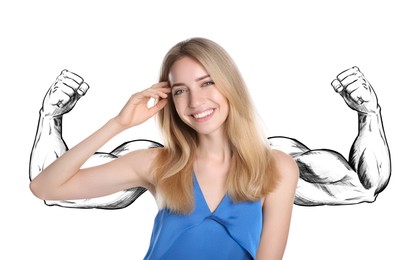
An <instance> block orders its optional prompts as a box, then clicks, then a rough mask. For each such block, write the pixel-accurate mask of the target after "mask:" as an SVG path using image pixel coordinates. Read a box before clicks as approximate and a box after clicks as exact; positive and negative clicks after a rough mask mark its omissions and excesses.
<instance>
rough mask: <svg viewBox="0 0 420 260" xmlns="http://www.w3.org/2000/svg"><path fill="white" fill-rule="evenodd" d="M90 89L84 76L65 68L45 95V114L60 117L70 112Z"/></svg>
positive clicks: (43, 105)
mask: <svg viewBox="0 0 420 260" xmlns="http://www.w3.org/2000/svg"><path fill="white" fill-rule="evenodd" d="M88 89H89V85H88V84H87V83H86V82H84V81H83V78H82V77H80V76H79V75H77V74H75V73H73V72H70V71H68V70H63V71H62V72H61V74H60V75H59V76H58V77H57V79H56V80H55V81H54V83H53V84H52V85H51V87H50V88H49V90H48V92H47V94H46V95H45V97H44V101H43V103H42V112H43V114H44V116H51V117H58V116H61V115H63V114H65V113H67V112H69V111H70V110H72V109H73V107H74V106H75V105H76V103H77V101H78V100H79V99H80V98H81V97H82V96H84V95H85V94H86V92H87V91H88Z"/></svg>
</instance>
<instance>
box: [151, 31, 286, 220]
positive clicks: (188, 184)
mask: <svg viewBox="0 0 420 260" xmlns="http://www.w3.org/2000/svg"><path fill="white" fill-rule="evenodd" d="M185 56H188V57H190V58H193V59H195V60H197V61H198V62H199V63H200V64H201V65H202V66H203V67H204V68H205V69H206V71H207V72H208V73H209V75H210V77H211V78H212V80H213V81H214V82H215V86H216V87H217V88H218V90H219V91H220V92H221V93H222V95H224V96H225V97H226V98H227V100H228V103H229V115H228V117H227V119H226V122H225V124H226V125H225V129H226V134H227V137H228V140H229V142H230V146H231V149H232V161H231V165H230V169H229V174H228V178H227V182H226V185H227V186H226V187H227V191H228V194H229V196H230V197H231V198H232V199H233V200H234V201H236V202H241V201H255V200H258V199H261V198H262V197H264V196H266V195H267V194H268V193H269V192H270V191H272V190H273V189H274V187H275V185H276V184H277V181H278V175H277V174H276V171H275V167H274V163H273V158H272V155H271V149H270V146H269V143H268V140H267V138H266V137H265V136H264V135H263V134H262V131H261V129H260V127H259V126H258V124H257V120H256V119H257V117H256V114H255V109H254V106H253V103H252V101H251V98H250V94H249V93H248V90H247V88H246V85H245V83H244V81H243V79H242V76H241V75H240V72H239V70H238V69H237V67H236V65H235V63H234V62H233V60H232V59H231V57H230V56H229V55H228V53H227V52H226V51H225V50H224V49H223V48H222V47H221V46H219V45H218V44H216V43H215V42H213V41H211V40H208V39H204V38H191V39H188V40H185V41H182V42H179V43H178V44H176V45H175V46H174V47H172V48H171V49H170V50H169V52H168V53H167V54H166V56H165V58H164V59H163V62H162V67H161V72H160V79H159V81H168V76H169V71H170V69H171V67H172V65H173V64H174V63H175V62H176V61H177V60H179V59H180V58H182V57H185ZM168 100H169V102H168V105H166V106H165V108H164V109H162V110H161V111H160V112H159V114H158V118H157V120H158V123H159V126H160V127H161V129H162V132H163V137H164V139H165V145H164V146H165V148H162V151H161V152H160V153H158V156H157V158H156V159H155V161H154V165H153V168H154V169H155V171H154V176H155V178H156V193H157V196H158V198H160V199H161V200H162V201H163V204H162V205H161V206H164V207H166V208H168V209H170V210H172V211H174V212H178V213H184V214H187V213H189V212H191V211H192V210H193V208H194V198H193V188H192V183H193V163H194V159H195V151H196V149H197V141H198V138H197V133H196V132H195V131H194V130H193V129H192V128H190V127H189V126H188V125H186V124H185V123H184V122H183V121H182V120H181V119H180V117H179V116H178V114H177V112H176V109H175V106H174V103H173V100H172V98H171V97H169V98H168Z"/></svg>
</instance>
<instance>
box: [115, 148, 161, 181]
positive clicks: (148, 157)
mask: <svg viewBox="0 0 420 260" xmlns="http://www.w3.org/2000/svg"><path fill="white" fill-rule="evenodd" d="M162 152H164V148H148V149H139V150H135V151H131V152H129V153H127V154H125V155H124V156H122V157H121V158H120V159H123V160H125V161H126V162H128V164H129V165H131V167H133V168H134V170H135V172H136V173H137V175H138V176H139V177H140V179H143V180H144V181H146V182H147V183H148V184H149V185H151V186H154V177H153V173H154V171H155V169H154V165H155V163H154V162H155V160H156V158H158V156H159V155H160V154H161V153H162ZM149 188H150V186H149Z"/></svg>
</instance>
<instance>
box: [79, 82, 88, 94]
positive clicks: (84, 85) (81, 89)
mask: <svg viewBox="0 0 420 260" xmlns="http://www.w3.org/2000/svg"><path fill="white" fill-rule="evenodd" d="M88 89H89V85H88V84H87V83H86V82H83V83H82V84H81V85H80V86H79V87H78V88H77V90H76V92H77V93H78V94H79V95H80V96H84V95H85V94H86V92H87V91H88Z"/></svg>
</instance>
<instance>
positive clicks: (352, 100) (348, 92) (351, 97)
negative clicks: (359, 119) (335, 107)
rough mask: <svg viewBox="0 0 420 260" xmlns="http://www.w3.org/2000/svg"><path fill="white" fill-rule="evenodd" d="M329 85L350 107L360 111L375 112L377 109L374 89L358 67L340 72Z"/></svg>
mask: <svg viewBox="0 0 420 260" xmlns="http://www.w3.org/2000/svg"><path fill="white" fill-rule="evenodd" d="M331 85H332V86H333V88H334V90H335V91H336V92H337V93H339V94H340V95H341V96H342V97H343V99H344V100H345V101H346V103H347V105H348V106H349V107H350V108H351V109H353V110H356V111H357V112H361V113H375V112H376V111H377V110H378V99H377V97H376V94H375V91H374V90H373V88H372V86H371V85H370V83H369V82H368V81H367V79H366V78H365V76H364V75H363V73H362V72H361V71H360V70H359V68H358V67H352V68H350V69H348V70H345V71H343V72H341V73H340V74H338V75H337V78H336V79H334V80H333V81H332V82H331Z"/></svg>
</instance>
